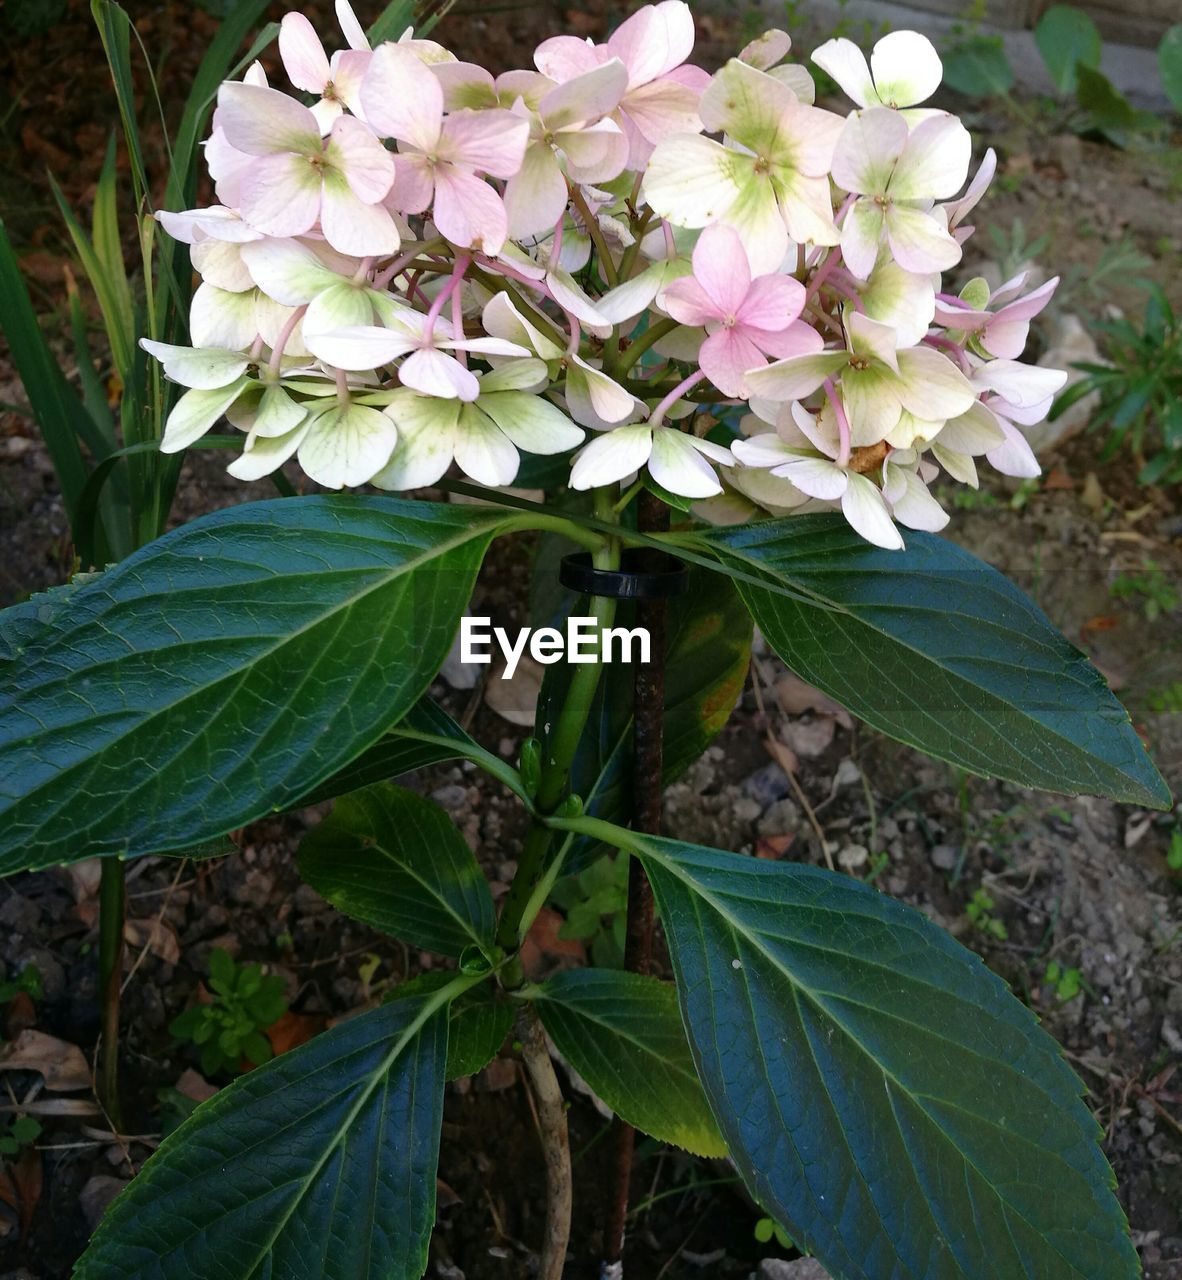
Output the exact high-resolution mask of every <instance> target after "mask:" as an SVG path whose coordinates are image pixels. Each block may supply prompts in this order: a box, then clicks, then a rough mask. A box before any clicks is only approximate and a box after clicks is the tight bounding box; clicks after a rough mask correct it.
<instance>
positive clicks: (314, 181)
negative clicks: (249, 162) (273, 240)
mask: <svg viewBox="0 0 1182 1280" xmlns="http://www.w3.org/2000/svg"><path fill="white" fill-rule="evenodd" d="M310 114H311V113H310V112H309V115H310ZM319 214H320V175H319V174H318V173H317V171H316V170H315V169H314V168H313V167H312V166H311V165H310V164H309V163H308V161H307V160H306V159H305V158H304V157H303V156H298V155H293V154H292V153H290V152H288V153H285V154H280V155H273V156H262V157H260V158H259V159H258V160H257V161H256V162H255V164H254V166H253V168H251V170H250V171H249V172H248V173H247V174H246V175H245V177H244V178H243V180H242V216H243V217H244V218H245V219H246V221H247V222H249V223H250V225H251V226H252V227H255V228H256V229H257V230H259V231H265V232H266V233H267V234H268V235H271V236H302V235H303V234H304V232H305V231H310V230H311V228H312V227H313V226H314V225H315V222H316V219H317V217H318V216H319Z"/></svg>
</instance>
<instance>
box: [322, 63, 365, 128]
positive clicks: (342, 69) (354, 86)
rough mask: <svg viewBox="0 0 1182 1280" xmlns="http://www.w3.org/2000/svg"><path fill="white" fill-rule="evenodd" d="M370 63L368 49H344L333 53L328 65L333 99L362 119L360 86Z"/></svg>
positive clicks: (363, 115) (362, 109)
mask: <svg viewBox="0 0 1182 1280" xmlns="http://www.w3.org/2000/svg"><path fill="white" fill-rule="evenodd" d="M372 61H373V54H372V53H370V52H369V50H368V49H345V50H344V51H343V52H339V53H334V54H333V55H332V62H331V64H330V76H331V79H332V95H333V97H334V98H335V99H336V100H337V101H339V102H343V103H344V104H345V106H347V107H348V108H349V110H350V111H352V113H353V114H354V115H355V116H358V117H360V118H362V119H364V118H365V110H364V108H363V107H362V105H361V86H362V85H363V84H364V83H365V73H366V72H367V71H368V70H369V64H370V62H372Z"/></svg>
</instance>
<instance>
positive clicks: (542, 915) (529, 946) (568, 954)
mask: <svg viewBox="0 0 1182 1280" xmlns="http://www.w3.org/2000/svg"><path fill="white" fill-rule="evenodd" d="M565 923H566V921H565V920H564V919H563V917H562V916H561V915H559V913H558V912H557V911H554V910H552V909H551V908H550V907H543V908H542V909H541V911H539V912H538V914H537V918H536V919H535V920H534V922H533V925H532V926H531V928H530V931H529V933H528V934H526V938H525V941H524V942H523V943H522V944H521V965H522V968H523V969H524V970H525V972H526V975H527V976H528V977H536V976H538V975H539V974H540V973H541V972H543V971H549V970H550V969H553V968H554V967H555V964H554V962H555V961H557V960H565V959H571V960H586V958H587V949H586V948H585V947H584V946H583V944H582V943H581V942H580V941H579V940H578V939H577V938H560V937H559V936H558V931H559V929H561V928H562V926H563V925H564V924H565Z"/></svg>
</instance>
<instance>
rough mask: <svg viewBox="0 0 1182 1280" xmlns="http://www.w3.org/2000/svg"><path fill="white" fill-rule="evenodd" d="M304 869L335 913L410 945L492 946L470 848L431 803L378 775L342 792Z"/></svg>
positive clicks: (311, 843)
mask: <svg viewBox="0 0 1182 1280" xmlns="http://www.w3.org/2000/svg"><path fill="white" fill-rule="evenodd" d="M299 865H300V875H302V876H303V878H304V879H305V880H306V881H307V882H308V883H309V884H310V885H311V886H312V888H313V889H315V890H316V892H317V893H319V894H320V895H321V896H322V897H324V898H327V899H328V901H329V902H331V903H332V905H333V906H334V907H336V908H337V910H338V911H343V912H344V913H345V915H347V916H350V917H352V918H353V919H354V920H362V921H364V922H365V923H366V924H368V925H371V926H372V927H373V928H375V929H380V930H381V931H382V932H383V933H388V934H390V935H392V936H393V937H395V938H401V939H402V941H403V942H407V943H409V944H410V945H411V946H412V947H422V948H424V949H426V950H428V951H437V952H439V953H440V954H442V955H448V956H458V955H459V954H460V953H461V952H462V951H464V950H465V948H467V947H470V946H476V947H480V948H482V949H483V948H486V947H487V946H488V945H489V943H490V942H491V940H492V935H493V929H494V926H495V923H496V919H495V913H494V911H493V902H492V896H491V894H490V893H489V891H488V883H487V882H486V880H485V878H484V876H483V874H482V873H481V870H480V868H479V866H477V864H476V859H475V857H473V855H472V850H471V849H469V848H468V846H467V844H466V843H465V841H464V838H463V836H461V835H460V833H459V832H458V831H457V830H456V828H455V825H454V824H453V822H452V820H451V819H450V818H449V817H448V816H447V814H446V813H445V812H444V811H443V810H442V809H441V808H440V807H439V806H438V805H437V804H435V803H434V801H432V800H427V799H425V798H424V797H423V796H420V795H417V794H416V793H415V792H413V791H407V790H405V789H404V788H403V787H395V786H393V785H392V784H391V783H388V782H380V783H377V784H376V785H374V786H372V787H366V788H365V789H364V790H362V791H354V792H352V793H351V794H349V795H347V796H342V797H341V798H340V799H339V800H338V801H337V802H336V805H335V807H334V808H333V811H332V813H331V814H329V816H328V817H327V818H325V820H324V821H323V822H322V823H321V824H320V825H319V826H318V827H316V828H315V829H314V830H313V831H312V832H310V833H309V834H308V835H307V836H305V837H304V840H303V842H302V843H301V845H300V852H299Z"/></svg>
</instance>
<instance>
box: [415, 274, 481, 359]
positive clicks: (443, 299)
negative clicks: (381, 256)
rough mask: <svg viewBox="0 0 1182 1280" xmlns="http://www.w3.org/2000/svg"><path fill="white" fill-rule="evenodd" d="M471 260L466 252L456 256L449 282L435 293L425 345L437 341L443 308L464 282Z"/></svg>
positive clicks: (428, 318)
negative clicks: (437, 329)
mask: <svg viewBox="0 0 1182 1280" xmlns="http://www.w3.org/2000/svg"><path fill="white" fill-rule="evenodd" d="M471 261H472V259H471V258H470V257H469V256H468V255H467V254H466V253H461V254H460V255H459V256H458V257H457V258H456V265H455V266H454V267H453V268H452V273H451V275H450V276H449V277H448V280H447V283H446V284H445V285H444V286H443V288H442V289H440V290H439V292H438V293H437V294H436V295H435V301H434V302H433V303H431V310H430V311H428V312H427V323H426V325H425V326H424V329H423V346H424V347H430V346H431V344H432V343H433V342H434V341H435V323H436V321H437V320H438V319H439V317H440V315H441V313H442V312H443V308H444V307H445V306H446V305H447V302H448V299H449V298H450V297H451V296H452V294H453V293H455V292H456V290H457V289H458V288H459V287H460V285H461V284H462V283H463V280H464V273H465V272H466V271H467V270H468V266H469V264H470V263H471ZM460 336H461V337H462V336H463V335H462V334H461V335H460Z"/></svg>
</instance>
